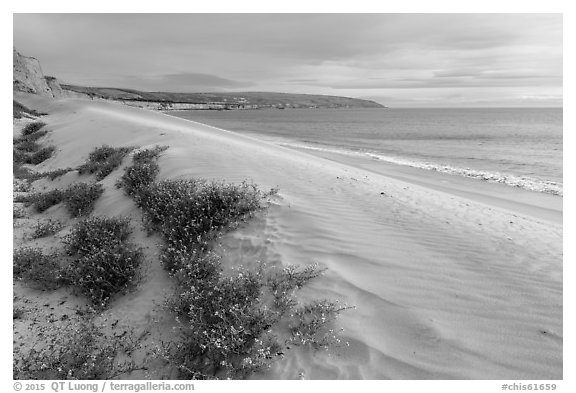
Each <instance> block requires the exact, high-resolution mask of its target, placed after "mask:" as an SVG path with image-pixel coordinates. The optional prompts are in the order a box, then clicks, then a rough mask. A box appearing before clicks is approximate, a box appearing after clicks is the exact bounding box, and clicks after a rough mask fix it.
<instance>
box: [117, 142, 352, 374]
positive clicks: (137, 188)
mask: <svg viewBox="0 0 576 393" xmlns="http://www.w3.org/2000/svg"><path fill="white" fill-rule="evenodd" d="M137 154H138V153H136V154H135V155H134V159H133V161H134V164H133V166H132V167H130V168H127V169H126V172H125V173H124V176H123V177H122V179H121V181H120V182H119V183H118V185H119V186H121V187H123V188H124V189H125V190H126V193H127V194H128V195H131V196H132V197H133V198H134V200H135V201H136V203H137V205H138V206H139V207H140V208H142V210H143V212H144V218H145V222H146V225H147V226H148V228H149V229H151V230H155V231H158V232H159V233H160V234H161V235H162V237H163V238H164V240H165V241H166V245H165V247H164V250H163V252H162V255H161V261H162V263H163V265H164V268H165V269H166V270H168V272H169V273H170V275H171V276H172V277H173V278H174V279H175V280H176V281H177V284H178V289H177V292H176V293H175V294H174V296H173V297H171V298H170V299H169V300H168V301H167V306H168V308H169V309H171V310H172V311H174V312H175V313H176V315H177V319H178V320H179V321H180V329H179V332H180V340H179V341H177V342H176V343H171V344H170V345H165V346H164V347H162V348H160V349H159V353H158V355H159V356H161V357H163V358H164V359H166V360H167V361H169V362H170V363H171V364H173V365H175V366H176V368H177V369H178V370H179V372H180V377H183V378H193V379H199V378H202V379H204V378H244V377H246V376H248V375H249V374H251V373H253V372H256V371H259V370H262V369H264V368H266V367H268V366H269V365H270V363H271V362H273V361H274V360H276V359H278V358H280V357H281V356H282V355H283V353H284V352H283V351H284V350H285V349H287V348H288V346H289V345H294V344H295V345H304V344H307V345H308V344H309V345H310V346H312V347H314V348H321V347H327V346H329V345H332V344H335V343H337V342H338V340H337V337H336V333H334V331H333V330H331V329H330V328H329V324H330V323H331V322H332V320H333V319H334V318H335V317H336V316H337V314H338V313H339V312H341V311H342V310H344V309H345V307H336V306H334V307H331V305H332V304H335V303H331V302H328V301H322V302H317V303H314V304H311V305H308V306H304V307H302V308H297V306H298V303H297V301H296V300H295V297H294V293H295V291H296V290H297V289H300V288H301V287H302V286H304V285H305V284H306V283H307V282H308V281H310V280H311V279H313V278H315V277H317V276H319V275H320V274H321V272H322V271H321V270H319V269H318V268H317V266H316V265H312V266H308V267H305V268H298V267H294V266H289V267H286V268H285V269H283V270H281V271H276V272H275V273H274V274H270V273H266V272H265V270H264V267H263V266H260V267H259V268H258V269H257V270H256V271H247V270H242V269H241V270H240V271H239V272H237V273H236V274H225V273H224V272H223V269H222V266H221V260H220V257H219V256H218V255H216V254H214V253H213V252H211V251H210V242H211V241H212V240H214V239H216V238H217V237H218V236H219V235H220V234H221V233H222V232H223V231H224V230H229V229H231V228H233V227H234V226H236V225H238V224H239V223H240V222H241V221H242V220H245V219H247V218H248V217H250V216H251V215H252V214H254V213H255V212H256V211H259V210H261V209H262V208H263V207H264V204H263V201H264V200H266V198H268V197H269V196H271V195H273V194H274V193H275V192H276V190H271V191H270V192H268V193H264V192H262V191H260V190H259V189H258V187H256V186H255V185H253V184H248V183H246V182H244V183H242V184H240V185H235V184H225V183H218V182H208V181H205V180H195V179H190V180H165V181H160V182H155V178H156V176H157V173H158V166H157V164H156V162H155V161H154V158H155V155H153V154H151V153H142V155H141V156H137ZM137 157H139V158H137Z"/></svg>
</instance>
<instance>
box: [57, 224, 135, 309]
mask: <svg viewBox="0 0 576 393" xmlns="http://www.w3.org/2000/svg"><path fill="white" fill-rule="evenodd" d="M130 232H131V228H130V225H129V220H128V219H127V218H103V217H102V218H101V217H94V218H88V219H85V220H83V221H80V222H79V223H78V224H76V226H75V227H74V228H73V229H72V232H71V233H70V234H69V235H68V236H67V237H66V238H65V239H64V243H65V245H66V251H67V253H68V254H69V255H72V256H76V259H75V260H74V261H72V262H71V263H70V264H69V265H68V267H67V269H66V277H67V279H68V281H69V282H70V283H71V284H72V285H74V286H76V287H78V288H79V289H80V290H81V292H82V293H83V294H85V295H86V296H88V298H89V299H90V300H91V301H92V303H93V304H94V305H96V306H99V307H105V306H106V305H107V303H108V301H109V300H110V297H111V296H112V295H114V294H116V293H118V292H121V291H124V290H126V289H128V288H129V287H131V286H133V285H134V284H135V283H136V281H137V272H138V268H139V266H140V264H141V262H142V258H143V256H142V253H141V251H140V250H138V249H137V248H135V247H134V246H133V245H131V244H130V243H128V241H127V239H128V236H129V235H130Z"/></svg>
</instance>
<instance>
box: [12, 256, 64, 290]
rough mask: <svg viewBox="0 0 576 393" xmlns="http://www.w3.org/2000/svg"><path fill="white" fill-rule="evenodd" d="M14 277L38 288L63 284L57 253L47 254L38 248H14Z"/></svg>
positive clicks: (56, 286)
mask: <svg viewBox="0 0 576 393" xmlns="http://www.w3.org/2000/svg"><path fill="white" fill-rule="evenodd" d="M12 266H13V275H14V278H16V279H19V280H22V281H24V282H26V284H27V285H29V286H31V287H33V288H37V289H56V288H58V287H60V286H62V280H61V274H60V273H61V268H60V265H59V263H58V261H57V256H55V255H45V254H44V253H42V250H40V249H38V248H31V247H22V248H19V249H16V250H14V257H13V264H12Z"/></svg>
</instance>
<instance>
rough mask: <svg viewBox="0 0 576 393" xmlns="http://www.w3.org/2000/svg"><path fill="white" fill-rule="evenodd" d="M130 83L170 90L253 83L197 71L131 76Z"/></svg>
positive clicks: (213, 87) (220, 87) (248, 84)
mask: <svg viewBox="0 0 576 393" xmlns="http://www.w3.org/2000/svg"><path fill="white" fill-rule="evenodd" d="M130 81H131V83H132V84H138V85H140V86H149V87H150V88H151V87H154V88H160V89H170V91H191V90H192V91H197V90H198V89H209V90H212V89H223V88H224V89H225V88H231V89H235V88H243V87H250V86H253V85H254V84H253V83H251V82H244V81H237V80H232V79H227V78H222V77H219V76H217V75H210V74H199V73H179V74H165V75H154V76H137V77H131V78H130Z"/></svg>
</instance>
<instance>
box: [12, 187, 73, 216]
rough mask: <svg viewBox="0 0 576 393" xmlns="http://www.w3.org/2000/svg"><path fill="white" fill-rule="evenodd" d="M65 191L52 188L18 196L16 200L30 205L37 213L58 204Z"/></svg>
mask: <svg viewBox="0 0 576 393" xmlns="http://www.w3.org/2000/svg"><path fill="white" fill-rule="evenodd" d="M64 197H65V193H64V192H63V191H62V190H60V189H54V190H51V191H47V192H37V193H34V194H31V195H28V196H18V198H16V199H15V200H16V201H17V202H24V203H25V204H26V205H30V204H31V205H32V206H33V207H34V209H35V210H36V211H37V212H38V213H42V212H43V211H45V210H46V209H48V208H50V207H52V206H54V205H57V204H59V203H60V202H62V201H63V200H64Z"/></svg>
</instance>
